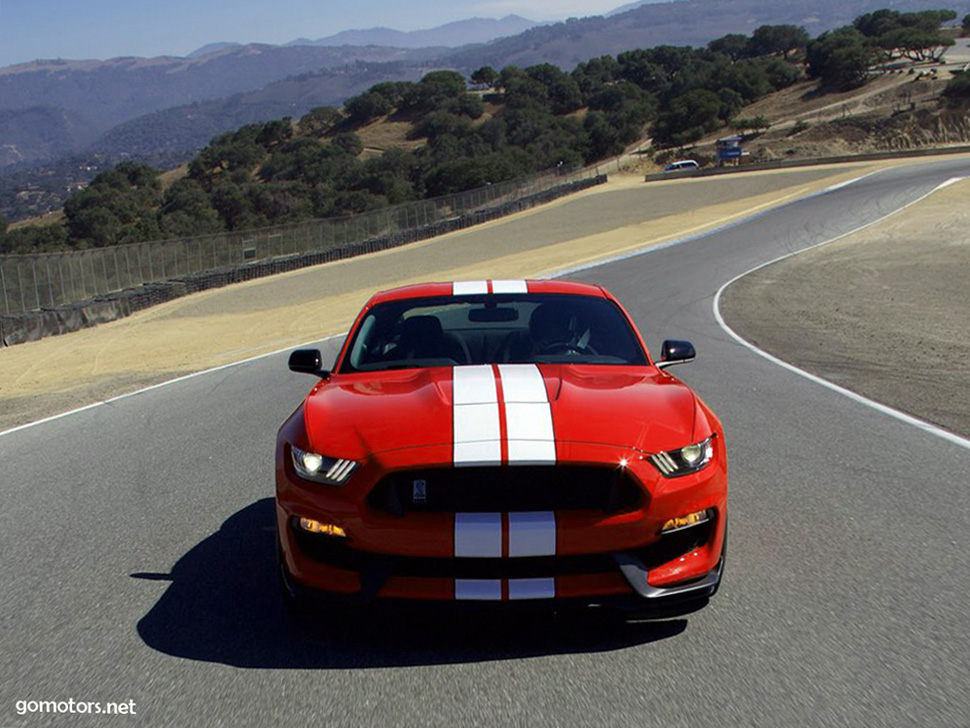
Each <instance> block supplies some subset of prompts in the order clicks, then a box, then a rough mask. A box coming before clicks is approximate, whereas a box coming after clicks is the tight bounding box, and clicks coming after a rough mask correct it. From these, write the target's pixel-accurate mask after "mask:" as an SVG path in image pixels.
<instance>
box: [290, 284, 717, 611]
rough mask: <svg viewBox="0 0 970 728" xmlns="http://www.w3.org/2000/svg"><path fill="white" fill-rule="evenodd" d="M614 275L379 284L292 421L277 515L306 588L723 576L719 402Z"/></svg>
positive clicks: (312, 358)
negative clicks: (651, 332) (682, 375)
mask: <svg viewBox="0 0 970 728" xmlns="http://www.w3.org/2000/svg"><path fill="white" fill-rule="evenodd" d="M693 358H694V349H693V347H692V346H691V345H690V343H689V342H685V341H665V342H664V344H663V351H662V354H661V358H660V360H659V361H658V362H653V361H651V359H650V356H649V355H648V353H647V350H646V347H645V346H644V343H643V339H642V338H641V337H640V335H639V333H638V332H637V330H636V328H635V327H634V325H633V323H632V321H631V320H630V317H629V315H628V314H627V313H626V311H625V310H624V309H623V307H622V306H621V305H620V304H619V303H618V302H617V301H616V299H614V298H613V296H612V295H610V294H609V293H608V292H607V291H605V290H604V289H603V288H601V287H599V286H593V285H586V284H581V283H568V282H563V281H545V280H537V281H532V280H530V281H524V280H502V281H500V280H494V281H472V282H460V283H428V284H423V285H416V286H408V287H405V288H398V289H396V290H392V291H386V292H383V293H379V294H377V295H375V296H374V297H373V298H372V299H371V300H370V301H368V303H367V305H366V306H364V309H363V311H361V312H360V314H359V316H358V317H357V320H356V321H355V322H354V325H353V327H352V328H351V330H350V334H349V335H348V337H347V340H346V342H345V343H344V345H343V347H342V349H341V351H340V353H339V355H338V356H337V360H336V363H335V364H334V368H333V371H326V370H324V369H323V368H322V361H321V355H320V352H319V351H317V350H313V349H302V350H298V351H294V352H293V353H292V355H291V356H290V362H289V366H290V369H292V370H293V371H297V372H305V373H308V374H313V375H315V376H317V377H319V378H320V381H319V382H317V384H316V386H315V387H314V388H313V389H312V390H311V391H310V393H309V394H308V395H307V397H306V399H305V400H304V401H303V403H302V404H301V405H300V406H299V407H298V408H297V410H296V411H295V412H294V413H293V414H292V415H291V416H290V418H289V419H288V420H287V421H286V422H285V423H284V424H283V426H282V427H281V428H280V431H279V436H278V440H277V445H276V521H277V527H278V535H279V559H280V575H281V577H282V583H283V591H284V595H285V596H286V597H287V598H288V599H289V600H295V601H297V602H304V601H313V599H312V598H313V597H323V598H328V599H329V601H330V602H331V603H332V602H333V601H337V602H351V603H353V602H357V601H363V602H368V603H385V602H387V603H390V602H397V603H400V602H404V601H410V602H417V601H420V602H423V603H427V602H434V601H437V602H483V601H484V602H503V603H505V602H507V603H513V602H515V603H518V604H521V605H525V604H532V605H536V604H539V605H551V606H554V607H559V606H564V605H569V604H577V605H587V606H588V605H601V606H611V605H612V606H616V607H619V608H633V609H634V610H636V611H638V612H641V613H647V614H650V613H656V614H660V613H664V614H669V613H671V612H675V613H676V612H686V611H691V610H692V609H696V608H697V607H698V606H702V605H703V604H705V603H706V602H707V599H708V598H709V597H710V596H711V595H713V594H714V592H715V591H716V590H717V587H718V584H719V582H720V579H721V573H722V569H723V564H724V545H725V530H726V525H727V511H726V506H727V457H726V454H725V445H724V435H723V431H722V428H721V424H720V422H719V421H718V419H717V417H716V416H715V415H714V414H713V413H712V412H711V410H710V409H708V407H707V406H706V405H705V404H704V403H703V402H702V401H701V400H700V398H699V397H698V396H697V395H696V394H694V392H693V391H691V389H690V388H689V387H687V385H685V384H684V383H682V382H680V381H679V380H677V379H676V378H674V377H673V376H671V375H670V374H669V373H668V372H667V371H665V369H666V368H667V367H668V366H670V365H672V364H678V363H682V362H686V361H690V360H691V359H693Z"/></svg>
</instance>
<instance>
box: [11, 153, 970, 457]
mask: <svg viewBox="0 0 970 728" xmlns="http://www.w3.org/2000/svg"><path fill="white" fill-rule="evenodd" d="M881 171H883V170H881V169H879V170H874V171H872V172H869V173H867V174H864V175H861V176H859V177H855V178H853V179H850V180H848V181H846V182H841V183H839V184H836V185H832V186H831V187H826V188H825V189H823V190H820V191H819V192H814V193H812V194H809V195H806V196H805V197H799V198H798V199H796V200H792V201H790V202H786V203H784V204H782V205H779V206H778V207H773V208H770V209H768V210H764V211H762V212H758V213H755V214H754V215H751V216H748V217H742V218H739V219H738V220H732V221H731V222H730V223H727V224H726V225H721V226H717V227H714V228H711V229H709V230H706V231H703V232H700V233H697V234H695V235H689V236H687V237H684V238H678V239H676V240H671V241H669V242H667V243H662V244H660V245H653V246H649V245H648V246H646V247H643V248H639V249H637V250H634V251H628V252H626V253H623V254H621V255H618V256H613V257H610V258H604V259H602V260H599V261H595V262H592V263H590V264H587V265H583V266H577V267H576V268H569V269H565V270H561V271H556V272H555V273H553V274H551V275H547V276H539V277H545V278H561V277H563V276H566V275H570V274H572V273H578V272H580V271H583V270H589V269H592V268H597V267H599V266H603V265H608V264H610V263H614V262H616V261H619V260H625V259H626V258H632V257H634V256H638V255H643V254H644V253H651V252H655V251H660V250H663V249H665V248H671V247H673V246H675V245H680V244H682V243H687V242H690V241H691V240H696V239H699V238H703V237H706V236H708V235H712V234H714V233H717V232H720V231H722V230H727V229H730V228H732V227H735V226H736V225H740V224H742V223H745V222H748V221H750V220H755V219H757V218H759V217H761V216H762V215H767V214H769V213H771V212H776V211H777V210H781V209H784V208H785V207H788V206H789V205H794V204H797V203H799V202H803V201H804V200H810V199H812V198H814V197H818V196H820V195H824V194H826V193H828V192H833V191H835V190H840V189H843V188H845V187H848V186H849V185H851V184H855V183H856V182H859V181H860V180H863V179H865V178H867V177H871V176H872V175H875V174H878V173H879V172H881ZM961 179H965V178H963V177H956V178H952V179H949V180H947V181H946V182H944V183H943V184H942V185H940V186H939V187H937V188H934V189H933V190H930V192H928V193H926V194H925V195H924V196H923V197H920V198H919V199H918V200H915V201H914V202H911V203H909V204H907V205H904V206H903V207H901V208H899V209H898V210H894V211H893V212H891V213H889V215H886V216H885V217H882V218H880V219H879V220H875V221H873V222H871V223H868V224H866V225H864V226H862V227H860V228H857V230H853V231H851V232H849V233H845V234H844V235H840V236H839V237H837V238H832V240H828V241H825V242H834V241H836V240H838V239H839V238H841V237H845V235H850V234H852V232H857V231H858V230H863V229H864V228H866V227H868V226H869V225H874V224H875V223H877V222H880V221H881V220H884V219H886V217H890V216H891V215H895V214H896V213H897V212H899V211H901V210H905V209H906V208H907V207H909V206H910V205H913V204H916V202H919V201H920V200H922V199H924V198H926V197H929V195H931V194H932V193H933V192H935V191H936V190H938V189H942V188H943V187H946V186H948V185H951V184H953V183H954V182H958V181H959V180H961ZM819 245H825V243H820V244H819ZM813 247H818V246H813ZM810 249H811V248H806V249H805V250H810ZM800 252H804V251H800ZM791 255H794V254H791ZM787 257H788V256H787V255H785V256H782V257H781V258H778V259H776V260H774V261H770V262H769V263H765V264H764V265H770V264H771V263H774V262H777V261H778V260H782V259H783V258H787ZM761 267H763V266H758V267H757V268H752V269H751V270H750V271H748V273H753V272H754V271H756V270H758V268H761ZM743 275H747V273H743V274H742V276H743ZM740 277H741V276H738V278H740ZM735 280H736V279H735ZM733 282H734V281H729V282H728V283H726V284H725V285H724V286H722V287H721V289H720V290H719V291H718V292H717V294H716V296H715V298H714V307H715V311H714V313H715V316H719V312H718V308H717V303H718V300H719V299H720V295H721V292H722V291H723V290H724V288H726V287H727V286H728V285H730V283H733ZM719 323H721V322H720V320H719ZM721 327H722V328H723V329H724V330H725V331H727V333H729V334H730V335H731V336H733V337H734V338H735V339H737V340H738V341H740V342H742V343H744V344H745V345H746V346H748V347H749V348H750V349H752V350H753V351H756V352H758V353H760V354H762V355H763V356H765V357H766V358H769V359H774V357H772V356H771V355H770V354H768V353H767V352H761V351H760V350H759V349H756V348H755V347H753V346H751V345H749V344H747V342H745V341H744V340H743V339H741V338H740V337H739V336H737V334H735V333H734V332H733V331H731V329H730V328H728V327H727V325H726V324H723V323H722V324H721ZM344 335H345V334H333V335H331V336H325V337H324V338H322V339H313V340H311V341H307V342H304V343H302V344H295V345H293V346H285V347H283V348H282V349H276V350H275V351H270V352H267V353H265V354H258V355H256V356H251V357H249V358H247V359H241V360H239V361H235V362H230V363H228V364H223V365H221V366H218V367H213V368H211V369H203V370H201V371H198V372H192V373H191V374H186V375H184V376H181V377H176V378H175V379H168V380H166V381H164V382H159V383H158V384H153V385H151V386H148V387H144V388H142V389H137V390H135V391H134V392H126V393H125V394H120V395H118V396H117V397H110V398H109V399H105V400H101V401H99V402H92V403H91V404H87V405H84V406H83V407H77V408H76V409H72V410H69V411H67V412H61V413H60V414H56V415H52V416H50V417H45V418H43V419H40V420H36V421H34V422H28V423H26V424H23V425H18V426H17V427H12V428H10V429H9V430H3V431H0V437H5V436H7V435H12V434H13V433H15V432H20V431H21V430H27V429H30V428H32V427H37V426H38V425H43V424H46V423H48V422H54V421H56V420H60V419H63V418H65V417H70V416H71V415H76V414H80V413H81V412H85V411H87V410H90V409H94V408H95V407H102V406H104V405H108V404H113V403H114V402H119V401H121V400H123V399H128V398H129V397H135V396H137V395H139V394H145V393H146V392H150V391H152V390H155V389H160V388H161V387H167V386H168V385H170V384H176V383H178V382H183V381H185V380H187V379H194V378H195V377H201V376H203V375H205V374H212V373H214V372H218V371H222V370H223V369H230V368H232V367H236V366H239V365H241V364H248V363H249V362H253V361H258V360H259V359H265V358H267V357H270V356H275V355H277V354H282V353H283V352H284V351H289V350H291V349H298V348H300V347H301V346H307V345H309V344H315V343H319V342H322V341H330V340H332V339H338V338H340V337H341V336H344ZM777 361H778V362H779V363H781V364H785V363H784V362H781V361H780V360H777ZM785 366H789V367H790V365H785ZM790 368H792V369H793V370H795V371H798V372H801V373H803V374H804V375H805V376H807V377H809V378H812V377H813V376H814V375H811V374H809V373H808V372H802V370H800V369H796V368H795V367H790ZM819 381H820V382H824V381H825V380H819ZM826 384H827V385H829V386H831V387H834V388H836V389H839V388H838V387H837V385H834V384H830V383H827V382H826ZM844 391H845V392H847V393H849V390H844ZM850 394H853V395H854V394H855V393H850ZM855 396H858V395H855ZM863 399H864V398H863ZM867 401H868V400H867ZM873 404H878V403H876V402H873ZM879 406H880V407H883V406H884V405H879ZM887 409H888V408H887ZM893 411H895V410H893ZM898 414H900V415H902V416H903V417H909V415H903V413H901V412H900V413H898ZM913 420H914V422H922V421H921V420H916V419H915V418H913ZM922 424H924V425H926V426H927V427H934V426H933V425H929V424H928V423H922ZM940 432H941V433H945V434H951V433H947V432H946V430H940ZM952 436H953V437H956V436H955V435H952ZM959 439H960V440H961V442H965V443H966V446H967V447H970V441H966V440H963V439H962V438H959Z"/></svg>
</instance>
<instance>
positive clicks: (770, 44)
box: [748, 25, 809, 59]
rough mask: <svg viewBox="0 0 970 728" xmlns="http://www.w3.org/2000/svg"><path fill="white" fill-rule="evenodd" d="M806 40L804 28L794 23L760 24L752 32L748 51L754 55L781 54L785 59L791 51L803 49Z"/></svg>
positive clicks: (806, 35) (807, 38) (806, 43)
mask: <svg viewBox="0 0 970 728" xmlns="http://www.w3.org/2000/svg"><path fill="white" fill-rule="evenodd" d="M808 40H809V37H808V33H807V32H805V29H804V28H799V27H798V26H795V25H762V26H761V27H760V28H756V29H755V31H754V33H753V34H752V36H751V42H750V44H749V46H748V51H749V53H750V54H751V55H754V56H767V55H773V54H781V55H782V56H784V57H785V59H787V58H788V56H789V55H790V54H791V53H797V52H800V51H804V50H805V48H806V47H807V46H808Z"/></svg>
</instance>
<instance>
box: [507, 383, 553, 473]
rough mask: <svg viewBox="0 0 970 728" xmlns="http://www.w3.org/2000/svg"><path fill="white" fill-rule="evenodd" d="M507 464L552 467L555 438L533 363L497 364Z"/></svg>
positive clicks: (544, 387)
mask: <svg viewBox="0 0 970 728" xmlns="http://www.w3.org/2000/svg"><path fill="white" fill-rule="evenodd" d="M498 370H499V374H500V375H501V377H502V396H503V399H504V400H505V423H506V430H507V435H508V445H509V465H554V464H555V463H556V435H555V432H554V430H553V425H552V408H551V407H550V406H549V396H548V394H547V393H546V384H545V382H544V381H543V379H542V373H541V372H540V371H539V367H537V366H536V365H535V364H500V365H499V368H498Z"/></svg>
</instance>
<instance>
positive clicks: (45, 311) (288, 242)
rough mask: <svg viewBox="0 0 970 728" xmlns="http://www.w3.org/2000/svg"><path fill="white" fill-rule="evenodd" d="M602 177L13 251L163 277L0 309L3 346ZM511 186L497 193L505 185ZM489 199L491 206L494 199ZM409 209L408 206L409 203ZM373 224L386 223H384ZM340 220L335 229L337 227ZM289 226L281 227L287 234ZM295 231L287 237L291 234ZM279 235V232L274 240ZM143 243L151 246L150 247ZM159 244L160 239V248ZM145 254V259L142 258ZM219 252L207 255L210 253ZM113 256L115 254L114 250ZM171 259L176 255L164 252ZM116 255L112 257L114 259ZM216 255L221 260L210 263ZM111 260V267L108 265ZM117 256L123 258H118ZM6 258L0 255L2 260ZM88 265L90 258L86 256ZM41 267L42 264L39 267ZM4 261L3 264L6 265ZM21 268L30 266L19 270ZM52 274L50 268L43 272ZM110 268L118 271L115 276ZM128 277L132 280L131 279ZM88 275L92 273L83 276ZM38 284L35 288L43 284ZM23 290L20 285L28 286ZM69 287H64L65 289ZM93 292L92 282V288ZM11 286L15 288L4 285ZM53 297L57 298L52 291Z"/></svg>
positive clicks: (353, 252)
mask: <svg viewBox="0 0 970 728" xmlns="http://www.w3.org/2000/svg"><path fill="white" fill-rule="evenodd" d="M606 180H607V178H606V175H605V174H599V172H598V170H597V169H595V168H593V169H586V170H580V171H577V172H572V173H568V174H559V173H552V174H549V175H545V176H544V177H543V178H542V179H539V180H537V178H530V179H529V180H527V181H524V180H519V181H516V182H511V183H506V184H504V185H494V187H496V188H498V189H497V190H496V191H495V192H493V191H492V190H491V188H483V189H482V190H475V191H473V194H466V195H462V196H461V197H462V198H463V201H469V200H475V199H476V197H475V196H474V195H478V197H477V199H478V200H481V204H477V205H475V206H474V207H472V206H467V207H466V209H465V210H464V211H462V212H460V213H458V212H457V211H456V208H455V207H454V206H446V205H443V204H441V203H442V202H443V201H444V200H454V196H452V197H449V198H442V199H440V200H429V201H426V202H423V203H418V204H416V205H409V206H404V207H400V208H389V209H387V210H379V211H376V212H375V213H369V214H368V215H359V216H355V217H350V218H343V219H341V220H336V221H331V220H320V221H315V224H314V225H313V226H312V229H310V230H309V231H308V230H307V228H308V227H311V226H306V225H302V226H300V225H294V226H288V227H286V228H267V229H263V230H257V231H251V233H249V235H252V233H259V234H260V236H258V237H256V236H253V237H247V234H246V233H235V234H231V235H228V236H209V237H208V238H196V239H192V240H189V241H177V242H180V243H201V244H202V245H204V244H205V242H209V243H210V245H211V246H214V244H215V243H216V242H217V240H213V239H212V238H216V239H218V240H220V241H222V242H223V243H224V245H223V247H209V248H205V247H197V248H194V249H193V248H191V247H182V248H173V247H172V246H171V245H170V244H169V245H168V246H163V244H161V243H142V244H140V245H133V246H119V247H118V248H117V249H111V248H105V249H102V250H100V251H80V252H78V253H65V254H61V253H57V254H48V255H46V256H45V255H36V256H7V257H8V258H19V259H21V260H20V261H19V262H20V263H21V264H23V259H34V260H31V261H30V263H31V266H30V268H29V269H27V273H34V272H35V271H37V269H38V267H39V264H40V263H43V264H49V263H50V262H51V261H52V260H53V259H55V258H57V257H59V256H69V263H68V264H76V262H77V260H78V259H79V258H80V260H81V261H82V262H83V261H84V260H85V259H84V258H83V256H85V255H88V254H90V253H101V254H102V255H101V257H100V258H99V259H97V260H98V262H100V264H101V265H102V266H103V270H102V271H101V272H102V275H101V276H97V275H95V274H96V273H97V272H98V271H96V270H91V269H90V268H88V269H87V270H86V269H85V267H84V266H83V265H81V266H80V267H79V268H78V269H77V273H78V277H82V276H85V275H86V276H88V277H91V278H92V279H93V280H94V281H95V284H94V285H96V286H97V285H111V284H112V283H115V282H121V283H123V282H124V281H126V280H127V281H132V282H134V281H137V278H136V277H135V276H134V272H135V271H142V272H143V271H144V270H145V269H146V268H147V270H148V272H149V275H151V274H152V273H156V272H157V271H156V269H157V268H160V271H161V273H162V275H163V276H166V277H165V278H164V279H158V278H156V279H154V280H144V281H142V282H141V283H140V284H135V285H128V286H124V287H118V288H115V289H114V290H108V291H105V292H104V293H102V292H100V291H97V290H96V292H95V294H94V295H90V296H88V297H86V298H84V299H82V300H72V301H67V302H65V303H62V304H59V305H55V306H41V307H39V308H37V309H33V310H29V311H23V310H22V311H19V312H17V313H12V314H8V315H0V346H11V345H13V344H19V343H22V342H24V341H35V340H37V339H41V338H44V337H46V336H53V335H56V334H62V333H67V332H69V331H76V330H78V329H81V328H86V327H88V326H94V325H97V324H99V323H104V322H107V321H112V320H115V319H118V318H123V317H125V316H128V315H130V314H131V313H133V312H134V311H138V310H140V309H143V308H147V307H149V306H154V305H157V304H159V303H163V302H165V301H168V300H171V299H173V298H177V297H179V296H184V295H186V294H188V293H194V292H197V291H202V290H207V289H210V288H216V287H220V286H225V285H229V284H231V283H237V282H241V281H246V280H253V279H255V278H261V277H263V276H268V275H274V274H276V273H283V272H286V271H291V270H296V269H299V268H304V267H306V266H310V265H318V264H320V263H326V262H330V261H333V260H340V259H343V258H349V257H354V256H357V255H363V254H366V253H370V252H375V251H378V250H386V249H388V248H393V247H398V246H401V245H406V244H408V243H411V242H415V241H418V240H425V239H427V238H431V237H435V236H438V235H443V234H445V233H448V232H452V231H454V230H460V229H463V228H466V227H470V226H472V225H478V224H481V223H483V222H487V221H489V220H495V219H498V218H501V217H505V216H507V215H511V214H513V213H516V212H520V211H522V210H526V209H529V208H531V207H534V206H536V205H540V204H542V203H545V202H549V201H551V200H553V199H556V198H558V197H562V196H564V195H568V194H571V193H573V192H577V191H579V190H582V189H586V188H588V187H592V186H594V185H598V184H602V183H604V182H606ZM503 189H504V192H502V193H501V194H499V192H501V190H503ZM489 202H490V203H491V204H488V203H489ZM404 208H407V209H404ZM401 215H405V216H406V217H408V218H409V219H410V216H411V215H415V217H414V220H415V223H417V224H415V225H411V226H409V227H406V228H405V227H396V226H395V225H394V224H393V223H394V221H395V220H400V216H401ZM375 223H382V224H380V225H378V224H375ZM334 226H336V227H334ZM281 231H284V232H281ZM286 232H288V233H289V234H285V233H286ZM276 236H280V237H276ZM143 246H145V247H146V248H147V250H145V249H142V250H139V248H143ZM152 246H160V247H161V250H158V251H157V252H155V253H154V255H153V249H152ZM138 255H141V256H142V257H141V258H138V257H137V256H138ZM209 255H212V256H213V257H212V258H211V259H210V258H209V257H208V256H209ZM109 256H111V257H109ZM166 256H171V257H166ZM112 258H113V259H114V260H112ZM132 258H135V261H136V263H137V265H136V266H135V267H134V269H133V271H132V272H131V273H129V272H128V270H127V269H126V268H127V266H126V264H130V263H131V262H132ZM209 260H212V261H213V262H217V263H221V264H220V265H218V266H206V265H205V264H206V263H208V262H209ZM109 261H110V265H109ZM115 261H117V262H115ZM0 263H2V260H0ZM88 263H90V259H89V260H88ZM59 265H60V263H59V262H58V264H56V265H55V266H53V267H51V268H50V269H49V270H50V271H51V272H50V273H47V274H46V275H44V276H41V277H40V278H39V280H41V281H42V284H41V287H42V286H43V284H46V285H47V286H48V288H50V289H53V277H54V273H55V271H56V270H57V268H58V266H59ZM42 270H43V269H42ZM2 271H3V268H2V267H0V272H2ZM21 272H23V269H21ZM45 272H46V271H45ZM112 274H113V275H112ZM126 275H131V276H132V278H127V279H126ZM85 280H87V279H85ZM37 288H38V287H37V285H36V284H35V287H34V290H37ZM23 290H24V289H23V288H21V291H23ZM58 290H62V289H58ZM89 290H90V289H89ZM4 293H5V294H7V293H8V289H4ZM49 295H54V294H53V292H52V293H50V294H49Z"/></svg>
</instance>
